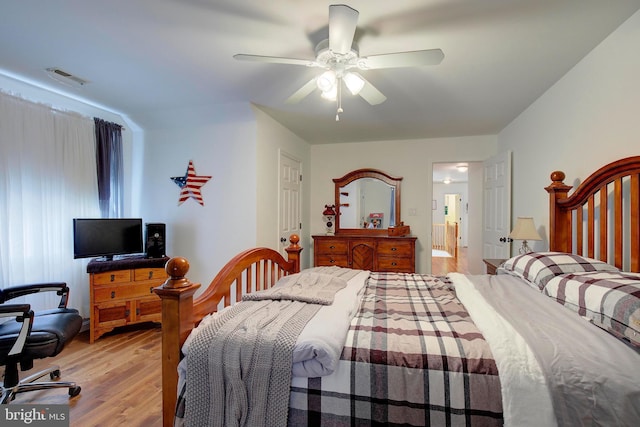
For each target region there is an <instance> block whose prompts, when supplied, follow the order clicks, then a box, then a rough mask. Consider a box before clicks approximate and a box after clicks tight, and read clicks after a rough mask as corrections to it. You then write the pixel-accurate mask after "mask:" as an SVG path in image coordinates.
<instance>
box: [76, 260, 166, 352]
mask: <svg viewBox="0 0 640 427" xmlns="http://www.w3.org/2000/svg"><path fill="white" fill-rule="evenodd" d="M168 260H169V258H168V257H163V258H145V257H144V256H135V257H129V258H124V259H118V260H113V261H99V260H97V259H94V260H91V261H90V262H89V264H87V273H89V286H90V293H89V297H90V301H89V305H90V309H91V318H90V329H89V342H90V343H93V342H94V341H95V340H97V339H98V338H100V336H102V335H103V334H105V333H107V332H110V331H112V330H113V329H114V328H116V327H119V326H125V325H130V324H134V323H141V322H160V321H161V320H162V316H161V311H162V308H161V302H160V298H159V297H158V296H157V295H156V294H154V293H153V288H155V287H156V286H160V285H162V284H163V283H164V281H165V279H166V278H167V274H166V272H165V269H164V266H165V264H166V263H167V261H168Z"/></svg>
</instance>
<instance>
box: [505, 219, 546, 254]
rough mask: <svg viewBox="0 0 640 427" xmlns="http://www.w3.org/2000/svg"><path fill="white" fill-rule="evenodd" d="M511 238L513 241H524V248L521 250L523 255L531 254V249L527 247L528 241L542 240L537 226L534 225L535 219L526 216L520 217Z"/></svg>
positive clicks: (510, 235)
mask: <svg viewBox="0 0 640 427" xmlns="http://www.w3.org/2000/svg"><path fill="white" fill-rule="evenodd" d="M509 237H510V238H511V239H513V240H522V247H521V248H520V253H521V254H526V253H529V252H531V248H530V247H529V245H527V240H542V237H540V234H538V231H537V230H536V226H535V224H534V223H533V218H532V217H526V216H519V217H518V219H517V220H516V225H515V227H513V230H512V231H511V234H509Z"/></svg>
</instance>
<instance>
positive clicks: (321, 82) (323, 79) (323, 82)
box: [316, 70, 336, 92]
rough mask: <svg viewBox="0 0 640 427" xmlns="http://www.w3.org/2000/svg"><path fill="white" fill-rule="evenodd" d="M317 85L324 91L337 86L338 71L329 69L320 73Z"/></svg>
mask: <svg viewBox="0 0 640 427" xmlns="http://www.w3.org/2000/svg"><path fill="white" fill-rule="evenodd" d="M316 85H317V86H318V89H320V90H321V91H322V92H327V91H330V90H332V89H334V88H335V86H336V73H335V71H332V70H328V71H325V72H324V73H322V74H320V76H318V78H317V79H316Z"/></svg>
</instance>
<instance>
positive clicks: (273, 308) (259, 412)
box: [185, 272, 346, 427]
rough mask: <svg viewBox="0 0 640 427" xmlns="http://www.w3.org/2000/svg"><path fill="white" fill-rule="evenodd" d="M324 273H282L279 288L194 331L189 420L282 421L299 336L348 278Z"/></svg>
mask: <svg viewBox="0 0 640 427" xmlns="http://www.w3.org/2000/svg"><path fill="white" fill-rule="evenodd" d="M296 276H297V277H296ZM312 276H318V277H312ZM320 276H322V277H320ZM325 276H327V275H326V274H318V273H316V272H310V273H304V274H302V273H301V274H297V275H291V276H286V277H285V278H283V279H281V281H282V282H283V283H280V282H279V283H278V285H277V287H278V288H280V287H281V288H282V289H279V290H277V292H276V291H272V289H275V288H276V287H274V288H271V289H270V290H267V291H261V293H263V296H262V297H258V298H257V299H256V300H246V301H242V302H241V303H238V304H235V305H234V306H232V307H231V308H229V309H227V310H224V311H223V312H221V313H220V314H219V315H217V316H216V317H215V319H214V320H213V321H212V322H211V323H210V324H209V325H207V327H206V328H205V329H204V330H202V331H201V332H200V333H199V334H198V335H197V336H196V337H195V339H194V340H193V342H192V343H191V347H190V350H189V352H188V353H187V389H186V401H185V404H186V412H185V424H186V425H187V426H190V427H197V426H203V427H204V426H207V427H208V426H225V427H230V426H251V427H254V426H286V425H287V417H288V413H289V394H290V386H291V365H292V362H291V357H292V352H293V348H294V346H295V343H296V340H297V337H298V335H300V332H301V331H302V329H303V328H304V326H305V325H306V323H307V322H308V321H309V320H310V319H311V318H312V317H313V316H314V315H315V313H316V312H317V311H318V310H319V309H320V307H321V305H320V304H331V302H332V301H333V296H335V293H336V292H337V291H339V290H340V289H342V288H343V287H344V286H346V280H345V279H344V278H341V277H335V276H329V277H325ZM285 279H286V280H285ZM304 284H306V285H307V286H308V288H305V285H304ZM249 295H251V294H249ZM269 296H271V297H272V298H270V297H269ZM314 302H316V303H314Z"/></svg>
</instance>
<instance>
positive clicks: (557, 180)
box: [545, 171, 573, 252]
mask: <svg viewBox="0 0 640 427" xmlns="http://www.w3.org/2000/svg"><path fill="white" fill-rule="evenodd" d="M564 179H565V174H564V172H562V171H554V172H551V185H549V186H548V187H545V190H547V193H549V250H550V251H559V252H571V237H570V232H571V213H570V212H569V211H567V210H565V209H562V206H561V205H560V204H559V203H558V202H559V201H561V200H562V199H566V198H567V195H568V193H569V190H571V188H573V187H571V186H570V185H565V183H564Z"/></svg>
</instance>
